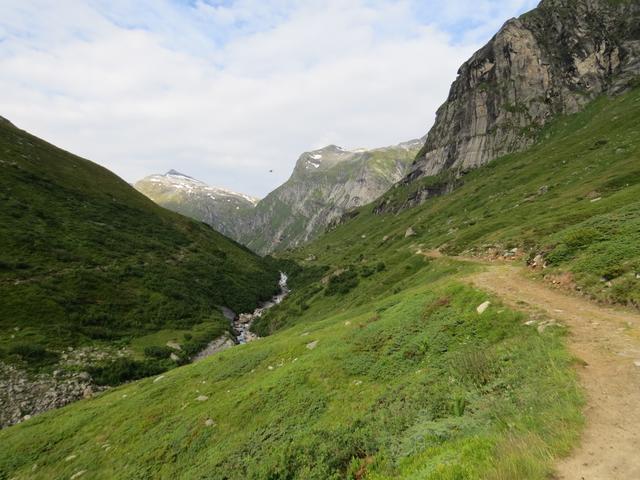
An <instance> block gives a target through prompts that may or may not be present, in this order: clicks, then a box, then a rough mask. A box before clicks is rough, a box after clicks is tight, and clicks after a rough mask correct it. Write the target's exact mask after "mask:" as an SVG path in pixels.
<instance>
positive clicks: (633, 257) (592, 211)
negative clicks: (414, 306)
mask: <svg viewBox="0 0 640 480" xmlns="http://www.w3.org/2000/svg"><path fill="white" fill-rule="evenodd" d="M541 138H542V140H541V142H539V143H538V144H537V145H536V146H534V147H533V148H531V149H530V150H528V151H527V152H524V153H521V154H515V155H509V156H506V157H503V158H501V159H499V160H496V161H494V162H493V163H491V164H489V165H488V166H486V167H483V168H480V169H478V170H475V171H472V172H471V173H469V174H467V175H465V176H464V177H463V179H462V181H463V182H464V185H463V186H462V187H460V188H458V189H457V190H456V191H454V192H453V193H452V194H449V195H444V196H442V197H438V198H433V199H430V200H428V201H427V202H426V203H424V204H423V205H421V206H420V207H417V208H413V209H410V210H406V211H403V212H401V213H400V214H394V213H387V214H383V215H376V214H374V213H373V208H374V205H368V206H365V207H363V208H361V209H360V213H359V215H358V217H357V218H355V219H354V220H352V221H350V222H349V223H348V224H347V225H344V226H341V227H339V228H337V229H336V230H335V231H332V232H329V233H327V234H325V235H324V236H323V237H321V238H320V239H319V240H318V241H317V242H314V243H313V244H310V245H308V246H306V247H304V248H303V249H302V251H300V252H296V254H295V255H296V256H297V257H298V258H305V257H307V256H309V255H316V256H317V257H318V258H320V259H321V260H322V262H324V263H329V264H333V265H335V266H344V265H346V264H349V263H354V259H355V260H357V261H358V262H365V263H366V262H368V263H369V264H371V265H373V264H374V263H375V260H376V258H377V257H378V256H380V255H381V252H383V251H386V250H395V249H402V248H411V249H413V250H417V249H418V248H422V250H428V249H430V248H440V249H441V250H442V251H444V252H446V253H450V254H457V253H460V252H464V251H476V252H480V253H482V252H484V251H485V250H486V249H487V248H488V247H491V246H498V249H499V250H503V249H507V248H508V249H510V248H514V247H519V248H520V251H521V252H522V251H523V250H524V251H525V252H526V253H527V255H533V254H535V253H544V254H545V256H546V259H547V262H548V263H549V267H550V268H548V269H547V270H545V272H544V274H545V275H553V274H557V273H558V272H560V271H568V272H571V274H572V277H573V281H574V282H575V283H576V284H577V287H578V288H580V289H582V290H583V291H584V292H585V293H586V294H588V295H590V296H592V297H593V298H596V299H599V300H603V301H608V302H615V303H623V304H630V305H635V306H638V305H640V280H639V279H638V278H637V274H638V273H640V242H639V241H638V240H639V239H640V200H639V198H640V162H639V160H640V89H635V90H633V91H631V92H629V93H628V94H626V95H623V96H620V97H617V98H613V99H611V98H607V97H602V98H600V99H598V100H596V101H595V102H593V103H592V104H591V105H590V106H589V107H588V108H587V110H586V111H585V112H583V113H581V114H578V115H573V116H570V117H565V118H561V119H559V120H557V121H555V122H553V123H552V124H551V125H549V126H548V127H547V128H546V129H545V130H544V131H543V132H542V134H541ZM433 181H434V180H433V179H429V178H427V179H424V180H423V181H422V182H423V183H424V184H427V183H428V182H431V183H433ZM419 186H420V184H415V185H410V186H408V187H406V186H405V187H397V188H394V189H392V190H391V191H390V192H389V193H388V194H387V195H386V197H387V199H389V200H390V202H391V203H392V204H398V205H401V204H403V202H404V201H406V198H407V197H409V196H410V195H411V192H412V191H414V190H415V189H417V188H419ZM385 200H386V199H385ZM409 227H412V228H413V229H414V231H415V232H416V235H415V236H412V237H408V238H405V232H406V231H407V229H408V228H409ZM363 236H364V237H363ZM385 237H387V240H386V241H385V240H384V238H385ZM607 281H610V283H607Z"/></svg>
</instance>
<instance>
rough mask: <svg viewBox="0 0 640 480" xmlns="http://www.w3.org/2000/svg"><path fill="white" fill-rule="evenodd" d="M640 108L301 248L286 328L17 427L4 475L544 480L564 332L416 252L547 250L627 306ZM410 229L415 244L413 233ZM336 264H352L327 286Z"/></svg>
mask: <svg viewBox="0 0 640 480" xmlns="http://www.w3.org/2000/svg"><path fill="white" fill-rule="evenodd" d="M639 110H640V91H638V90H635V91H632V92H630V93H629V94H627V95H625V96H621V97H618V98H614V99H610V98H602V99H599V100H598V101H596V102H595V103H594V104H593V105H591V106H590V107H589V108H588V109H587V110H586V111H585V112H583V113H582V114H579V115H575V116H572V117H568V118H562V119H559V120H558V121H557V122H555V123H553V124H552V125H550V126H549V127H548V128H547V129H546V130H545V132H543V141H542V142H541V143H540V144H539V145H537V146H535V147H534V148H532V149H531V150H530V151H528V152H525V153H522V154H518V155H512V156H509V157H505V158H503V159H500V160H498V161H496V162H494V163H493V164H491V165H490V166H487V167H485V168H483V169H480V170H478V171H475V172H472V173H469V174H468V175H466V176H465V177H464V185H463V186H462V187H460V188H459V189H458V190H456V191H455V192H454V193H452V194H450V195H447V196H444V197H440V198H436V199H432V200H429V201H427V202H426V203H425V204H424V205H422V206H420V207H417V208H414V209H411V210H408V211H404V212H402V213H400V214H398V215H395V214H386V215H374V214H373V213H372V208H373V207H372V206H368V207H365V208H363V209H361V213H360V215H359V216H358V217H357V218H356V219H355V220H354V221H351V222H349V223H347V224H345V225H342V226H340V227H338V228H337V229H336V230H334V231H332V232H330V233H328V234H326V235H324V236H322V237H321V238H319V239H318V240H317V241H316V242H314V243H312V244H310V245H309V246H307V247H305V248H304V249H302V250H299V251H296V252H294V253H292V254H291V256H292V257H293V258H297V259H304V258H307V257H308V256H309V255H310V254H313V255H315V257H316V260H312V261H309V262H308V264H309V265H316V267H317V268H316V269H315V270H314V269H309V270H307V271H306V272H303V273H302V274H301V273H298V274H296V275H295V276H294V278H292V285H293V286H294V287H295V290H294V292H293V293H292V295H291V296H290V297H289V299H288V300H287V301H286V302H285V303H284V304H282V305H281V306H280V307H276V308H275V309H273V310H272V311H271V312H270V313H269V314H267V315H266V316H265V317H264V320H263V321H262V322H260V323H259V324H258V325H257V328H258V330H260V331H261V332H274V333H273V335H271V336H269V337H266V338H263V339H261V340H259V341H257V342H254V343H252V344H249V345H245V346H241V347H237V348H234V349H232V350H231V351H226V352H224V353H222V354H220V355H217V356H214V357H212V358H210V359H207V360H205V361H203V362H202V363H199V364H196V365H190V366H186V367H183V368H179V369H176V370H173V371H171V372H170V373H168V374H167V375H166V377H165V378H163V379H161V380H159V381H158V382H155V383H154V382H153V380H152V379H147V380H143V381H141V382H136V383H134V384H130V385H127V386H122V387H119V388H117V389H115V390H113V391H110V392H108V393H106V394H104V395H102V396H100V397H98V398H95V399H92V400H89V401H82V402H78V403H76V404H73V405H71V406H69V407H66V408H64V409H61V410H59V411H55V412H48V413H46V414H44V415H42V416H39V417H36V418H34V419H32V420H31V421H28V422H25V423H23V424H20V425H18V426H15V427H11V428H9V429H7V430H4V431H2V432H0V443H1V444H2V445H3V449H2V450H0V471H4V472H6V475H7V476H9V477H10V476H12V475H17V476H18V478H21V477H25V476H30V477H35V478H50V477H56V476H62V477H64V476H70V475H72V474H74V473H76V472H78V471H81V470H87V475H91V476H92V478H158V477H160V478H230V479H231V478H256V479H258V478H272V479H276V478H277V479H283V478H300V479H302V478H304V479H314V478H317V479H328V478H345V477H346V478H369V479H386V478H416V479H418V478H419V479H462V478H464V479H480V478H482V479H486V478H489V479H492V478H493V479H512V478H523V479H525V478H527V479H543V478H548V475H549V473H550V470H551V467H552V464H553V460H554V457H555V456H557V455H561V454H563V453H566V452H567V451H568V450H569V449H570V447H571V445H572V444H574V443H575V440H576V436H577V433H578V431H579V428H580V425H581V421H582V419H581V416H580V407H581V402H582V400H581V394H580V390H579V387H578V386H577V383H576V379H575V377H574V374H573V373H572V369H571V365H572V359H571V358H570V357H569V356H568V354H567V352H566V350H565V348H564V345H563V342H562V336H563V334H564V332H563V330H562V328H559V327H551V328H547V329H546V330H544V331H543V332H542V333H538V331H537V330H536V329H535V328H533V327H528V326H525V325H524V322H525V320H527V318H526V315H524V314H519V313H516V312H513V311H510V310H509V309H508V308H505V307H504V306H502V305H501V304H500V302H499V300H498V299H492V305H491V307H489V309H488V310H487V311H486V312H485V313H484V314H483V315H481V316H479V315H478V314H477V312H476V311H475V307H476V306H477V305H478V304H480V303H481V302H482V301H484V300H485V299H486V298H487V296H486V295H485V294H483V293H481V292H478V291H476V290H474V289H472V288H470V287H468V286H465V285H464V282H462V277H463V276H464V275H465V273H466V272H468V271H470V269H473V268H474V267H473V266H471V265H468V264H464V263H461V262H459V261H455V260H452V259H449V258H446V257H445V258H440V259H429V258H426V257H424V256H422V255H416V254H415V251H416V249H418V248H420V245H421V244H422V248H423V249H426V248H430V247H442V248H443V249H445V250H447V251H449V252H452V253H456V252H460V251H464V250H470V249H473V248H480V249H482V248H483V246H484V245H486V244H499V245H501V246H502V247H504V248H507V247H514V246H521V247H526V248H528V249H530V250H531V251H532V252H538V251H545V252H546V253H547V257H548V259H549V261H551V262H553V266H552V267H551V271H554V270H570V271H573V272H574V274H575V276H576V281H577V282H579V283H580V285H581V286H582V288H583V289H584V290H586V291H587V292H589V293H590V294H592V295H594V296H596V297H598V298H602V299H608V300H610V301H619V302H625V301H633V299H635V298H637V292H638V286H637V282H636V279H635V268H636V265H637V263H634V262H637V259H638V255H637V248H638V242H637V240H638V231H639V230H638V215H637V211H638V206H639V205H638V200H637V199H638V198H639V197H638V193H639V192H638V190H639V189H640V186H639V185H638V179H639V177H638V148H639V146H640V144H639V141H640V125H639V121H640V116H638V111H639ZM542 186H546V187H548V189H546V188H544V189H542V190H541V189H540V187H542ZM410 188H416V186H412V187H408V188H407V187H405V188H398V189H395V190H394V191H393V192H392V193H391V194H390V195H391V201H392V202H400V203H402V201H403V198H406V197H407V196H408V195H409V194H410V191H409V189H410ZM594 192H595V193H594ZM598 196H600V197H601V200H599V201H596V202H592V201H591V200H593V198H598ZM409 226H412V227H413V228H414V230H415V231H416V232H417V235H416V236H413V237H409V238H405V235H404V233H405V231H406V229H407V228H408V227H409ZM385 236H388V238H387V240H386V241H384V240H383V238H384V237H385ZM612 267H616V270H615V275H612V273H611V269H612ZM337 269H346V271H345V272H343V273H342V274H340V275H338V276H336V277H334V279H333V280H331V279H330V280H328V281H326V282H323V281H321V277H322V276H323V275H324V274H325V272H326V271H327V270H337ZM605 269H606V271H605ZM604 275H607V276H608V278H611V286H610V287H607V286H606V284H605V283H604V282H601V281H600V277H601V276H604ZM632 275H633V278H632ZM316 341H317V342H318V343H317V344H314V343H312V342H316ZM308 345H311V346H313V345H315V348H312V349H311V348H308ZM199 395H205V396H206V397H207V399H206V400H205V401H202V402H200V401H198V400H197V398H198V396H199ZM209 419H210V420H211V421H212V422H213V425H207V420H209ZM209 423H210V422H209ZM109 446H111V448H109ZM69 455H76V457H75V458H73V459H72V460H69V461H65V458H67V457H68V456H69ZM34 464H37V465H38V467H37V468H36V470H35V471H34V470H32V469H33V466H34Z"/></svg>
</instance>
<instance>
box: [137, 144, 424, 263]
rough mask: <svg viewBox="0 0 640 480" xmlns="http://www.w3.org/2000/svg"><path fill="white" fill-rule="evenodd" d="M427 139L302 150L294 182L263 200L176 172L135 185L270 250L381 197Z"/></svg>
mask: <svg viewBox="0 0 640 480" xmlns="http://www.w3.org/2000/svg"><path fill="white" fill-rule="evenodd" d="M422 143H423V142H422V141H421V140H412V141H409V142H403V143H400V144H398V145H396V146H392V147H385V148H377V149H373V150H366V149H359V150H354V151H348V150H344V149H342V148H340V147H337V146H335V145H329V146H327V147H324V148H321V149H319V150H314V151H311V152H306V153H303V154H302V155H301V156H300V157H299V158H298V161H297V163H296V166H295V168H294V170H293V173H292V175H291V177H290V178H289V180H287V181H286V182H285V183H284V184H283V185H281V186H280V187H278V188H277V189H275V190H274V191H273V192H271V193H270V194H269V195H267V196H266V197H265V198H264V199H262V200H257V199H255V198H252V197H250V196H247V195H243V194H239V193H234V192H229V191H227V190H223V189H219V188H216V187H210V186H208V185H206V184H205V183H203V182H201V181H199V180H195V179H193V178H191V177H189V176H187V175H184V174H181V173H178V172H176V171H175V170H171V171H169V172H167V173H166V174H164V175H151V176H149V177H146V178H144V179H143V180H140V181H139V182H137V183H136V184H135V187H136V189H138V190H139V191H141V192H142V193H144V194H145V195H147V196H148V197H149V198H151V199H152V200H153V201H155V202H156V203H158V204H159V205H162V206H163V207H166V208H168V209H170V210H173V211H175V212H179V213H182V214H183V215H187V216H189V217H191V218H195V219H197V220H200V221H203V222H205V223H208V224H209V225H211V226H213V227H214V228H215V229H217V230H219V231H220V232H222V233H224V234H225V235H228V236H229V237H231V238H233V239H234V240H237V241H238V242H240V243H242V244H244V245H247V246H248V247H249V248H251V249H252V250H254V251H256V252H258V253H260V254H268V253H272V252H274V251H276V250H283V249H286V248H291V247H295V246H297V245H301V244H303V243H305V242H308V241H309V240H311V239H313V238H316V237H317V236H318V235H319V234H320V233H321V232H322V231H324V229H325V228H326V227H327V226H328V225H330V224H331V223H332V222H335V221H336V220H338V219H340V218H341V217H342V215H343V214H344V213H345V212H347V211H348V210H350V209H352V208H355V207H359V206H362V205H365V204H367V203H369V202H370V201H372V200H374V199H376V198H377V197H378V196H380V195H382V194H383V193H384V192H386V191H387V190H388V189H389V187H391V185H393V184H394V183H395V182H397V181H398V180H400V179H402V178H403V177H404V175H405V173H406V172H407V167H408V166H409V164H410V163H411V162H412V161H413V160H414V157H415V154H416V152H417V151H418V150H419V149H420V146H421V145H422Z"/></svg>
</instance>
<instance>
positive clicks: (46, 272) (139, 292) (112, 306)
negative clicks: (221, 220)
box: [0, 121, 278, 367]
mask: <svg viewBox="0 0 640 480" xmlns="http://www.w3.org/2000/svg"><path fill="white" fill-rule="evenodd" d="M0 204H1V205H2V208H0V245H1V246H2V248H1V249H0V327H1V328H0V358H2V359H3V360H4V361H7V362H10V363H15V364H17V365H25V364H26V365H27V366H31V367H33V366H38V364H39V363H44V364H46V363H51V362H53V361H55V358H56V355H57V354H58V352H59V351H60V350H61V349H63V348H67V347H74V346H78V345H87V344H99V345H127V344H128V343H129V341H130V340H131V339H133V338H136V337H140V336H143V335H147V334H150V333H153V332H158V331H161V330H163V329H174V330H175V329H178V330H184V331H185V332H188V331H190V330H192V329H194V328H195V327H197V328H196V331H198V332H203V331H204V332H208V333H207V335H208V338H209V339H211V338H213V337H212V336H214V335H215V334H220V333H221V332H222V331H224V330H226V329H227V328H228V325H227V322H226V320H224V319H223V317H222V315H221V314H220V313H219V312H218V306H220V305H224V306H228V307H230V308H232V309H234V310H235V311H239V312H243V311H251V310H252V309H253V308H254V307H255V306H256V305H257V303H258V302H259V301H260V300H263V299H266V298H268V297H269V296H270V295H272V294H273V292H274V291H275V290H276V289H277V278H278V272H277V269H276V266H275V264H273V262H272V261H269V260H264V259H261V258H259V257H257V256H256V255H254V254H253V253H251V252H249V251H248V250H247V249H245V248H244V247H241V246H239V245H238V244H236V243H235V242H233V241H231V240H229V239H227V238H225V237H223V236H222V235H220V234H218V233H217V232H215V231H214V230H213V229H211V228H210V227H208V226H207V225H205V224H202V223H198V222H195V221H192V220H189V219H187V218H185V217H182V216H180V215H177V214H174V213H171V212H169V211H168V210H164V209H162V208H160V207H158V206H156V205H155V204H154V203H153V202H151V201H150V200H149V199H147V198H146V197H144V196H143V195H142V194H140V193H138V192H136V191H135V190H134V189H133V188H132V187H131V186H130V185H128V184H127V183H126V182H124V181H123V180H121V179H120V178H118V177H117V176H115V175H114V174H112V173H111V172H109V171H108V170H106V169H104V168H102V167H100V166H98V165H96V164H94V163H92V162H90V161H87V160H84V159H82V158H79V157H76V156H74V155H71V154H69V153H67V152H65V151H63V150H60V149H58V148H56V147H54V146H52V145H50V144H48V143H46V142H44V141H42V140H39V139H38V138H36V137H34V136H32V135H29V134H27V133H25V132H23V131H21V130H19V129H17V128H15V127H14V126H13V125H12V124H10V123H9V122H7V121H2V122H0ZM165 341H166V340H165ZM161 345H163V343H161Z"/></svg>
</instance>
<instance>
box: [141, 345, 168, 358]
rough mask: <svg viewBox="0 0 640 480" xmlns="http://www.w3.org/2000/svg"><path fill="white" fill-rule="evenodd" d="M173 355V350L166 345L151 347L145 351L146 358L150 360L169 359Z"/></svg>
mask: <svg viewBox="0 0 640 480" xmlns="http://www.w3.org/2000/svg"><path fill="white" fill-rule="evenodd" d="M172 353H173V349H172V348H170V347H167V346H164V345H162V346H160V345H151V346H149V347H145V349H144V356H145V357H149V358H157V359H162V358H169V357H170V356H171V354H172Z"/></svg>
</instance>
